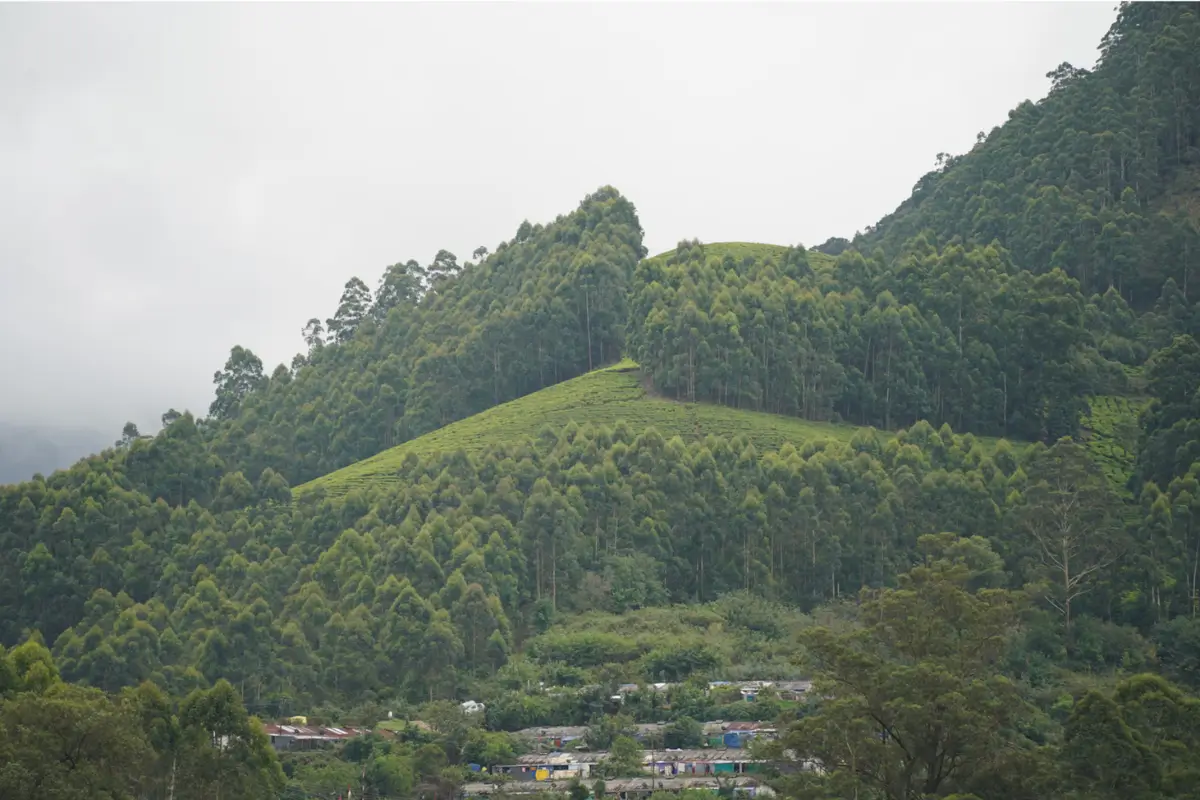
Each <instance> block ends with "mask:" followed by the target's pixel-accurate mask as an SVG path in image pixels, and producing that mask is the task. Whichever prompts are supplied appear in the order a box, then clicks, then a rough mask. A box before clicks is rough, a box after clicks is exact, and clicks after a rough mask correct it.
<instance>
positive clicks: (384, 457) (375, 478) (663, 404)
mask: <svg viewBox="0 0 1200 800" xmlns="http://www.w3.org/2000/svg"><path fill="white" fill-rule="evenodd" d="M572 420H574V421H575V422H576V423H578V424H580V425H582V424H584V423H589V422H590V423H592V424H594V425H613V424H615V423H617V422H620V421H622V420H623V421H624V422H625V423H626V424H628V425H629V426H630V428H632V429H633V430H634V431H641V430H643V429H645V428H647V427H650V426H653V427H655V428H657V429H658V431H659V432H660V433H662V434H663V435H664V436H666V437H668V438H670V437H672V436H675V435H676V434H678V435H679V436H682V437H683V438H685V439H696V438H703V437H705V436H708V435H709V434H714V435H717V436H725V437H733V436H737V435H742V436H745V437H746V438H747V439H749V440H750V441H752V442H753V443H754V446H755V447H757V448H759V449H760V450H778V449H779V448H780V447H782V446H783V445H784V443H785V442H792V443H799V442H804V441H809V440H813V439H836V440H841V441H849V440H850V438H851V437H852V436H853V435H854V432H855V431H856V430H858V428H857V427H855V426H853V425H834V424H831V423H824V422H808V421H806V420H802V419H796V418H794V417H781V416H777V415H774V414H765V413H761V412H757V411H742V410H739V409H735V408H726V407H724V406H714V405H704V404H686V403H677V402H674V401H672V400H665V399H662V398H659V397H654V396H650V395H648V394H647V393H646V390H645V389H644V388H643V387H642V383H641V375H640V373H639V371H638V368H637V365H636V364H634V363H633V362H632V361H628V360H626V361H623V362H621V363H620V364H616V365H615V366H612V367H607V368H605V369H600V370H596V371H595V372H590V373H588V374H587V375H582V376H580V377H578V378H575V379H573V380H569V381H566V382H564V383H560V384H558V385H556V386H551V387H549V388H547V389H543V390H542V391H540V392H535V393H534V394H531V395H527V396H525V397H521V398H518V399H516V400H512V401H510V402H507V403H504V404H502V405H499V406H496V407H495V408H490V409H488V410H487V411H484V412H482V413H480V414H476V415H475V416H473V417H469V418H467V419H464V420H460V421H458V422H455V423H453V424H451V425H447V426H446V427H445V428H441V429H439V430H436V431H433V432H432V433H428V434H426V435H425V436H422V437H420V438H417V439H414V440H412V441H411V442H405V443H404V444H401V445H397V446H396V447H393V448H392V449H390V450H385V451H383V452H382V453H379V454H378V455H375V456H372V457H371V458H368V459H365V460H363V461H359V462H358V463H356V464H351V465H350V466H348V467H344V468H343V469H340V470H337V471H336V472H331V473H330V474H328V475H325V476H323V477H321V478H317V479H316V480H313V481H310V482H308V483H306V484H303V485H301V486H297V487H296V489H295V492H296V494H297V495H301V494H304V493H305V492H307V491H309V490H311V489H313V488H315V487H317V486H321V487H324V489H325V490H326V492H328V493H330V494H342V493H344V492H346V491H348V490H350V489H351V488H353V487H355V486H363V485H366V484H369V483H378V482H382V483H386V482H388V481H390V480H392V476H393V475H394V473H395V471H396V469H397V468H398V466H399V464H400V463H401V462H402V461H403V459H404V457H405V456H406V455H407V454H408V453H418V454H425V453H433V452H437V451H453V450H457V449H458V448H460V447H461V448H463V449H464V450H466V451H468V452H470V451H478V450H481V449H483V448H484V447H486V446H487V445H488V444H490V443H493V442H497V441H504V440H506V439H519V438H521V437H525V436H528V437H533V436H536V435H537V432H538V430H540V429H541V427H542V426H543V425H550V426H551V427H555V428H558V427H562V426H564V425H566V424H567V423H568V422H570V421H572Z"/></svg>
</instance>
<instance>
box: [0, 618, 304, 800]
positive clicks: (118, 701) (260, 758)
mask: <svg viewBox="0 0 1200 800" xmlns="http://www.w3.org/2000/svg"><path fill="white" fill-rule="evenodd" d="M0 675H8V676H16V677H17V681H16V684H17V685H16V686H13V685H12V683H13V681H12V679H11V678H10V679H9V681H8V683H9V684H10V685H9V686H8V688H7V689H6V690H2V691H0V765H3V766H0V797H14V798H16V797H20V798H30V800H76V799H78V800H90V799H91V798H95V797H113V798H117V797H134V796H136V797H160V796H162V797H166V796H168V794H170V795H171V796H174V797H177V798H180V800H193V799H196V800H198V798H202V797H203V798H208V797H213V796H225V797H239V796H245V797H250V796H253V797H259V798H264V799H269V798H274V797H278V796H279V793H280V791H281V790H282V789H283V784H284V776H283V772H282V770H281V768H280V765H279V761H278V759H277V758H276V757H275V753H274V751H273V750H272V748H271V746H270V744H269V743H268V740H267V737H266V735H265V734H264V733H263V732H262V730H261V728H260V727H259V726H258V723H257V721H255V720H254V719H253V718H250V717H248V716H247V714H246V711H245V709H244V708H243V707H242V703H241V701H240V699H238V698H237V697H236V695H234V693H233V690H232V687H230V686H229V684H228V683H225V682H219V683H218V684H217V685H216V686H215V687H214V688H213V689H211V690H208V691H197V692H194V693H193V694H192V695H190V696H189V697H188V698H187V699H186V700H185V701H184V702H183V703H182V704H181V705H180V706H179V711H178V713H175V712H174V711H173V706H172V703H171V702H170V700H169V699H168V698H167V697H166V696H165V695H164V694H163V693H162V692H161V691H160V690H159V689H158V688H157V687H155V686H153V685H152V684H144V685H142V686H140V687H138V688H137V689H136V690H130V691H126V692H125V693H123V694H122V695H121V696H119V697H116V696H111V695H108V694H106V693H104V692H103V691H101V690H99V689H95V688H90V687H84V686H78V685H74V684H69V683H63V682H62V681H61V680H59V679H58V673H57V671H56V670H55V669H54V664H53V661H52V660H50V658H49V653H48V652H47V651H46V650H45V648H44V647H42V645H41V643H40V641H39V640H38V639H36V638H30V639H29V640H27V641H26V642H25V643H24V644H22V645H21V646H20V647H17V648H14V650H13V651H12V652H10V653H7V654H5V653H0Z"/></svg>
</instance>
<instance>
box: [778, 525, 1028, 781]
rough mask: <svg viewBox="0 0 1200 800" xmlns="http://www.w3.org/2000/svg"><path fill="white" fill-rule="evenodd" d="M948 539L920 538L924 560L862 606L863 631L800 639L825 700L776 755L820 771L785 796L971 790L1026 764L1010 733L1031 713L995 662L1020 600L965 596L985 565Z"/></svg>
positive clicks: (989, 594)
mask: <svg viewBox="0 0 1200 800" xmlns="http://www.w3.org/2000/svg"><path fill="white" fill-rule="evenodd" d="M947 541H948V540H947V539H945V538H944V537H938V538H934V537H922V544H923V545H925V546H927V547H929V549H930V550H931V551H932V552H930V557H929V560H928V562H927V563H926V564H923V565H920V566H917V567H915V568H913V569H912V570H911V571H909V572H908V573H906V574H904V575H902V576H900V588H898V589H885V590H883V591H882V592H880V593H879V594H878V595H877V596H876V597H874V599H871V600H869V601H868V602H865V603H863V604H862V605H861V606H860V614H859V619H860V621H861V623H862V627H861V628H859V629H858V630H855V631H853V632H851V633H843V634H839V633H834V632H833V631H830V630H828V629H826V628H816V629H814V630H812V631H811V632H809V633H808V634H807V635H806V637H805V641H804V643H805V645H806V646H807V648H808V653H809V655H810V657H811V658H812V660H813V662H814V665H815V666H816V668H817V670H818V673H817V677H818V680H817V689H816V691H817V693H818V694H819V695H820V696H821V697H822V698H823V699H822V700H821V701H820V702H819V704H818V705H817V706H816V708H815V710H814V711H813V712H812V713H811V714H809V715H808V716H806V717H804V718H803V719H801V720H800V721H798V722H796V723H795V724H793V725H792V726H791V728H790V729H789V730H788V731H787V732H786V733H785V734H784V736H783V737H782V738H781V739H780V741H778V742H777V743H775V744H774V745H773V747H772V750H773V752H774V754H775V756H776V757H782V754H783V753H789V754H790V755H791V757H792V758H794V759H798V760H800V761H801V762H804V763H806V764H807V765H809V766H812V765H814V764H815V765H819V766H820V769H816V770H802V771H800V772H799V773H797V774H796V775H795V776H793V777H789V778H786V779H785V780H784V784H786V785H785V786H784V789H785V792H786V793H787V794H788V795H789V796H793V797H799V798H826V797H858V798H887V800H916V799H917V798H924V797H928V796H933V795H939V796H940V795H945V794H947V793H949V792H953V791H972V790H976V791H977V789H975V787H976V786H977V784H979V783H981V782H983V781H985V780H986V779H987V778H988V776H989V775H991V774H993V773H995V772H997V771H999V770H1001V769H1003V771H1005V772H1011V771H1012V766H1013V765H1012V763H1011V762H1012V759H1013V758H1014V754H1016V755H1017V756H1018V757H1021V756H1028V757H1030V758H1032V757H1033V751H1032V748H1030V747H1028V745H1027V743H1026V742H1023V741H1021V737H1020V736H1019V735H1018V734H1016V733H1015V732H1014V731H1015V727H1016V726H1017V725H1018V724H1019V723H1021V722H1022V721H1024V720H1025V719H1026V718H1027V717H1028V716H1029V714H1030V713H1031V712H1030V710H1029V708H1028V706H1027V705H1026V704H1025V702H1024V701H1023V700H1022V698H1021V697H1020V695H1019V694H1018V692H1017V689H1016V687H1015V686H1014V685H1013V684H1012V683H1010V682H1009V681H1008V680H1007V679H1006V678H1004V677H1003V676H1002V675H1001V674H1000V670H999V666H998V662H999V659H1000V658H1001V655H1002V654H1003V652H1004V650H1005V647H1006V644H1007V642H1008V637H1009V632H1010V630H1011V629H1012V627H1013V626H1014V624H1015V622H1016V610H1017V596H1016V595H1015V594H1013V593H1011V592H1008V591H1005V590H1000V589H980V590H978V591H971V590H970V588H969V586H970V585H971V583H972V582H975V581H977V579H978V578H979V572H980V569H981V568H982V569H986V568H987V567H986V566H983V565H981V564H975V563H974V561H975V560H977V559H975V558H974V555H975V554H976V551H977V549H978V544H979V543H978V542H975V543H973V546H972V547H971V548H967V549H965V550H964V549H963V548H953V547H946V546H945V545H946V544H947ZM950 543H951V544H953V542H952V541H951V542H950ZM984 561H986V562H989V563H990V562H991V561H994V559H984ZM1030 772H1032V770H1030Z"/></svg>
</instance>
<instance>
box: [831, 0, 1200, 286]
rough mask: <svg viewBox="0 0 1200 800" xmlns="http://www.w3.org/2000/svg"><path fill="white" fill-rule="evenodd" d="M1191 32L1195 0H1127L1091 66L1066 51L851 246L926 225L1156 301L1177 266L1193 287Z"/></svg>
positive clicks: (1194, 32)
mask: <svg viewBox="0 0 1200 800" xmlns="http://www.w3.org/2000/svg"><path fill="white" fill-rule="evenodd" d="M1197 41H1200V5H1197V4H1196V3H1124V4H1122V5H1121V8H1120V11H1119V13H1118V17H1117V21H1116V22H1115V23H1114V25H1113V26H1112V29H1111V30H1110V31H1109V33H1108V35H1107V36H1105V38H1104V40H1103V41H1102V42H1101V46H1100V50H1101V57H1100V60H1099V62H1098V63H1097V65H1096V67H1095V69H1094V70H1092V71H1090V72H1089V71H1088V70H1084V69H1077V68H1075V67H1072V66H1071V65H1070V64H1066V63H1064V64H1061V65H1060V66H1059V67H1058V68H1057V69H1056V70H1054V71H1053V72H1052V73H1050V74H1049V75H1048V77H1051V78H1052V80H1053V87H1052V89H1051V91H1050V93H1049V95H1048V96H1047V97H1046V98H1044V99H1043V100H1041V101H1039V102H1036V103H1035V102H1031V101H1026V102H1024V103H1022V104H1021V105H1020V106H1019V107H1017V108H1016V109H1014V110H1013V111H1011V112H1010V113H1009V118H1008V121H1007V122H1006V123H1005V124H1004V125H1002V126H999V127H997V128H995V129H993V130H992V131H991V132H990V133H988V134H986V135H985V134H984V133H980V135H979V141H978V143H977V144H976V145H975V147H974V148H972V149H971V151H970V152H968V153H966V154H964V155H961V156H955V157H951V158H945V157H940V158H939V165H938V168H937V169H936V170H934V171H933V172H930V173H928V174H927V175H925V176H924V177H922V178H921V179H920V180H919V181H918V182H917V184H916V186H915V187H914V189H913V192H912V195H911V197H909V198H908V199H906V200H905V201H904V202H902V203H901V204H900V206H899V208H897V209H896V211H895V212H893V213H892V214H889V215H888V216H886V217H884V218H883V219H882V220H880V221H879V223H878V224H877V225H876V226H874V227H873V228H872V229H870V230H869V231H868V232H867V233H865V234H864V235H862V236H860V237H858V238H857V239H856V241H855V246H857V247H858V248H859V249H860V250H862V251H863V252H867V251H869V250H872V249H874V248H875V247H877V246H882V247H883V248H884V250H885V251H886V252H887V253H888V254H889V255H890V256H895V255H896V254H897V253H899V252H900V251H901V250H902V249H903V247H904V245H905V243H906V242H907V241H908V240H910V239H911V238H913V237H915V236H917V235H919V234H920V233H921V232H922V231H924V230H929V231H931V232H932V233H933V235H934V236H935V237H936V239H937V240H938V241H941V242H949V241H950V240H951V239H953V238H955V237H958V238H959V239H960V240H961V241H963V242H965V243H967V244H987V243H989V242H991V241H993V240H999V241H1000V242H1001V243H1002V244H1003V245H1004V246H1005V247H1007V248H1008V249H1009V250H1010V251H1011V252H1012V253H1013V257H1014V261H1015V262H1016V263H1017V264H1018V265H1019V266H1021V267H1023V268H1024V269H1028V270H1032V271H1035V272H1047V271H1049V270H1051V269H1053V268H1054V267H1061V268H1062V269H1063V270H1064V271H1066V273H1067V274H1068V275H1070V276H1072V277H1074V278H1076V279H1077V280H1078V281H1079V282H1080V284H1081V286H1082V288H1083V291H1084V293H1085V294H1088V295H1090V294H1092V293H1103V292H1104V291H1106V290H1108V289H1109V288H1115V290H1116V291H1117V292H1118V293H1120V294H1121V295H1122V296H1123V297H1124V298H1125V299H1126V300H1127V301H1128V302H1129V303H1130V305H1132V306H1134V307H1136V308H1140V309H1148V308H1150V307H1151V306H1152V305H1153V304H1154V302H1155V300H1156V298H1158V297H1159V295H1160V293H1161V292H1162V290H1163V284H1164V283H1165V282H1166V281H1168V280H1169V281H1171V282H1172V283H1173V285H1174V286H1177V287H1182V291H1183V293H1184V295H1185V296H1187V297H1189V298H1190V297H1194V296H1195V289H1194V285H1195V282H1196V274H1195V271H1196V268H1197V265H1198V264H1200V258H1198V257H1200V225H1198V224H1197V217H1196V215H1195V213H1194V211H1193V212H1189V210H1188V209H1189V208H1194V202H1195V201H1194V199H1192V200H1191V201H1190V202H1188V201H1187V199H1186V198H1187V197H1188V195H1189V194H1190V193H1191V192H1194V186H1195V184H1194V182H1193V180H1191V179H1190V178H1189V175H1190V174H1191V173H1193V172H1194V170H1195V169H1196V167H1197V164H1198V163H1200V59H1197V58H1196V42H1197ZM1192 198H1194V194H1193V195H1192Z"/></svg>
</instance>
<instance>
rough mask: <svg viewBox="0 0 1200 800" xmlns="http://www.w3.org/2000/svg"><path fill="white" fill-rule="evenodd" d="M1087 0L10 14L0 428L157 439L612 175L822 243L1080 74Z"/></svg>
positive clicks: (135, 8)
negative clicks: (327, 329)
mask: <svg viewBox="0 0 1200 800" xmlns="http://www.w3.org/2000/svg"><path fill="white" fill-rule="evenodd" d="M1113 16H1114V14H1113V10H1112V8H1111V7H1110V6H1109V5H1107V4H1097V5H1093V4H1082V3H1069V4H996V5H984V4H955V5H950V4H911V5H910V4H903V5H899V4H861V3H852V4H839V5H832V4H828V5H822V4H786V5H784V4H765V5H753V4H738V5H708V4H700V5H690V4H689V5H677V4H661V5H654V4H636V5H626V4H595V5H592V4H558V5H550V4H537V5H519V4H507V3H505V4H211V5H190V4H189V5H184V4H160V5H149V4H133V5H99V4H96V5H87V4H85V5H69V6H68V5H55V4H46V5H33V4H10V5H7V6H3V7H0V186H3V187H4V188H3V190H2V191H0V220H2V223H0V224H2V225H3V235H2V236H0V336H3V337H4V341H5V342H6V346H5V348H4V351H3V353H4V354H3V356H2V358H0V371H2V373H3V374H4V376H5V390H4V392H0V419H6V420H9V421H11V422H23V423H24V422H38V423H59V424H72V425H75V424H79V425H90V426H94V427H100V428H101V429H103V430H110V431H113V433H114V436H115V435H116V434H117V433H119V430H120V425H121V424H122V423H123V422H124V421H125V420H126V419H132V420H134V421H135V422H137V423H138V424H139V425H141V426H142V427H143V428H144V429H153V427H154V423H155V421H156V420H157V418H158V415H159V414H160V413H161V412H162V411H164V410H165V409H166V408H168V407H171V406H174V407H177V408H183V407H190V408H192V409H194V410H197V411H203V410H204V409H205V408H206V407H207V404H208V402H209V400H210V399H211V376H212V373H213V372H214V371H215V370H216V369H218V368H220V366H221V365H222V363H223V362H224V359H225V357H226V355H227V354H228V351H229V348H230V347H231V346H232V345H233V344H235V343H236V344H243V345H246V346H248V347H250V348H252V349H253V350H255V351H256V352H257V353H258V354H259V355H260V356H261V357H262V358H263V360H264V362H265V363H266V364H267V368H268V369H270V368H271V367H272V366H273V365H274V364H276V363H279V362H286V361H288V360H290V357H291V355H292V354H293V353H295V352H296V351H297V350H299V349H300V345H301V341H300V335H299V331H300V327H301V326H302V325H303V323H304V321H305V320H307V319H308V318H309V317H311V316H320V317H325V316H328V315H329V314H330V313H332V311H333V309H334V307H335V305H336V301H337V297H338V294H339V293H340V290H341V286H342V284H343V283H345V281H346V280H347V279H348V278H349V277H350V276H351V275H359V276H360V277H362V278H363V279H364V280H365V281H366V282H367V283H368V285H371V286H374V285H375V283H376V282H377V280H378V277H379V275H380V274H381V273H382V271H383V268H384V267H385V266H386V265H387V264H389V263H393V262H395V261H398V260H406V259H408V258H416V259H418V260H420V261H422V262H428V261H429V260H430V259H431V258H432V256H433V254H434V253H436V252H437V250H438V249H440V248H442V247H447V248H449V249H451V250H453V251H454V252H456V253H458V254H459V256H460V257H461V258H465V257H466V256H467V255H468V254H469V253H470V252H471V251H472V250H473V249H474V248H475V247H476V246H477V245H480V244H485V245H487V246H488V247H494V245H495V244H496V243H497V242H498V241H500V240H501V239H504V238H508V237H511V235H512V234H513V232H514V231H515V230H516V227H517V226H518V225H519V224H520V222H521V221H522V220H523V219H525V218H530V219H532V220H534V221H539V220H543V221H544V220H549V219H552V218H553V217H554V216H555V215H556V214H558V213H562V212H565V211H567V210H569V209H570V208H572V207H574V205H575V204H576V203H578V201H579V200H580V199H581V198H582V197H583V195H584V194H586V193H587V192H589V191H592V190H594V189H595V188H597V187H598V186H600V185H603V184H606V183H611V184H613V185H615V186H617V187H618V188H619V189H620V190H621V191H622V192H624V193H625V194H626V195H627V196H629V197H630V199H632V200H633V201H634V202H635V203H636V204H637V206H638V209H639V213H640V216H641V219H642V223H643V225H644V226H645V228H646V232H647V246H648V247H649V248H650V249H651V251H655V252H657V251H661V250H664V249H667V248H669V247H671V246H672V245H673V244H674V243H675V242H676V241H677V240H679V239H680V238H684V237H692V236H697V237H700V238H701V239H703V240H707V241H722V240H756V241H771V242H778V243H794V242H798V241H799V242H804V243H806V244H810V245H811V244H816V243H819V242H820V241H822V240H824V239H825V238H827V237H829V236H832V235H851V234H853V233H854V231H855V230H857V229H859V228H862V227H864V226H866V225H868V224H870V223H872V222H874V221H876V220H877V219H878V218H879V217H880V216H882V215H883V214H885V213H887V212H889V211H890V210H891V209H892V208H894V207H895V205H896V204H897V203H898V202H899V201H900V200H902V199H903V198H904V197H905V196H906V195H907V193H908V191H909V190H910V189H911V187H912V185H913V183H914V182H915V181H916V180H917V178H919V177H920V175H921V174H923V173H924V172H925V171H927V170H928V169H929V168H931V166H932V162H933V156H934V154H935V153H937V152H939V151H942V150H946V151H949V152H962V151H964V150H966V149H968V148H969V147H970V146H971V144H972V143H973V142H974V137H975V133H976V132H977V131H980V130H987V129H990V128H991V127H992V126H994V125H997V124H1000V123H1002V122H1003V121H1004V119H1005V117H1006V115H1007V111H1008V110H1009V109H1010V108H1011V107H1013V106H1014V105H1015V104H1016V103H1018V102H1020V101H1021V100H1023V99H1025V98H1026V97H1031V96H1033V97H1037V96H1041V95H1043V94H1044V93H1045V91H1046V89H1047V81H1046V79H1045V78H1044V75H1045V73H1046V72H1047V71H1049V70H1050V69H1052V68H1053V67H1054V66H1056V65H1057V64H1058V63H1059V62H1061V61H1063V60H1072V61H1073V62H1074V63H1076V64H1078V65H1085V66H1090V64H1091V63H1092V61H1093V60H1094V57H1095V46H1096V44H1097V42H1098V41H1099V39H1100V36H1101V35H1102V34H1103V32H1104V31H1105V30H1106V29H1107V27H1108V25H1109V24H1110V23H1111V21H1112V19H1113Z"/></svg>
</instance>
